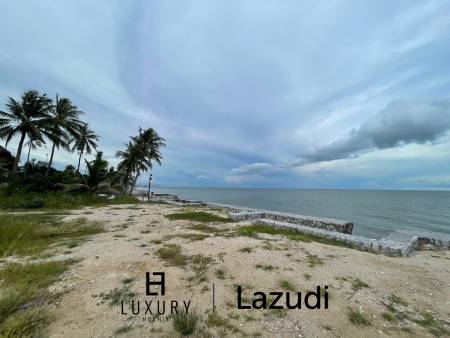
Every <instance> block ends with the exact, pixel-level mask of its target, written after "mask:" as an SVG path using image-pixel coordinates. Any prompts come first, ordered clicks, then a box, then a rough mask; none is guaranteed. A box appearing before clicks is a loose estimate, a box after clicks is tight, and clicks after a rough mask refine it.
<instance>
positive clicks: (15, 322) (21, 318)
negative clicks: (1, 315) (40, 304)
mask: <svg viewBox="0 0 450 338" xmlns="http://www.w3.org/2000/svg"><path fill="white" fill-rule="evenodd" d="M50 319H51V316H50V315H49V314H48V312H47V311H45V310H43V309H32V310H26V311H23V312H20V313H16V314H14V315H12V316H10V317H9V318H7V319H6V320H5V321H4V322H3V323H2V324H0V337H2V338H17V337H42V336H43V331H44V329H45V328H46V326H47V325H48V324H49V323H50Z"/></svg>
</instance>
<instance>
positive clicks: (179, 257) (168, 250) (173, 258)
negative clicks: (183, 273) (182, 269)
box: [156, 244, 188, 266]
mask: <svg viewBox="0 0 450 338" xmlns="http://www.w3.org/2000/svg"><path fill="white" fill-rule="evenodd" d="M156 254H157V255H158V257H159V258H161V259H162V260H163V261H165V262H166V263H167V264H169V265H174V266H185V265H186V264H187V262H188V256H186V255H184V254H183V253H182V252H181V246H179V245H178V244H165V245H164V246H163V247H162V248H159V249H158V250H157V251H156Z"/></svg>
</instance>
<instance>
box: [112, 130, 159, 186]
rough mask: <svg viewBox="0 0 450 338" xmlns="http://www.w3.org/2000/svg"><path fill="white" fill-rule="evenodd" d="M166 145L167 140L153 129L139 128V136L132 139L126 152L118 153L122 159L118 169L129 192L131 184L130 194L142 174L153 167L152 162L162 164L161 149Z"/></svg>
mask: <svg viewBox="0 0 450 338" xmlns="http://www.w3.org/2000/svg"><path fill="white" fill-rule="evenodd" d="M165 145H166V144H165V140H164V139H163V138H162V137H160V136H159V135H158V133H157V132H156V131H155V130H154V129H153V128H149V129H142V128H139V135H138V136H134V137H131V141H130V142H128V144H126V149H125V151H118V152H117V153H116V156H117V157H120V158H121V159H122V160H121V162H120V163H119V165H118V167H117V169H118V171H119V173H121V175H122V176H123V178H124V183H125V189H126V190H127V191H128V188H129V186H130V184H131V189H130V194H132V193H133V190H134V187H135V186H136V182H137V180H138V178H139V176H140V174H141V172H142V171H147V170H148V169H151V168H152V167H153V164H152V161H156V162H157V163H158V164H161V160H162V155H161V148H162V147H165Z"/></svg>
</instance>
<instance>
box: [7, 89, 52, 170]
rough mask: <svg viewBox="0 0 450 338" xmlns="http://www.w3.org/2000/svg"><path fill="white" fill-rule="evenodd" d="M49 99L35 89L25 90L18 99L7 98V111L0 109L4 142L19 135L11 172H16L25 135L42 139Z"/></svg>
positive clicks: (49, 105)
mask: <svg viewBox="0 0 450 338" xmlns="http://www.w3.org/2000/svg"><path fill="white" fill-rule="evenodd" d="M51 102H52V101H51V100H50V99H49V98H48V97H47V96H46V95H45V94H42V95H41V94H39V92H37V91H36V90H28V91H26V92H25V93H24V94H23V95H22V97H21V99H20V101H17V100H15V99H13V98H12V97H9V98H8V102H7V103H6V108H7V111H0V138H6V144H8V143H9V141H10V140H11V139H12V138H13V137H14V136H15V135H16V134H18V135H20V140H19V145H18V146H17V152H16V157H15V160H14V164H13V167H12V169H11V174H12V175H15V174H16V173H17V167H18V165H19V161H20V156H21V154H22V147H23V143H24V141H25V137H26V136H28V137H29V138H30V139H42V136H41V132H42V128H43V122H44V120H45V119H46V118H47V117H48V112H49V110H50V108H51V107H52V105H51Z"/></svg>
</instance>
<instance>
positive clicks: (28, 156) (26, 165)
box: [24, 143, 31, 176]
mask: <svg viewBox="0 0 450 338" xmlns="http://www.w3.org/2000/svg"><path fill="white" fill-rule="evenodd" d="M30 152H31V143H30V145H29V146H28V155H27V161H26V162H25V167H24V171H25V176H26V175H27V167H28V163H29V162H30Z"/></svg>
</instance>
